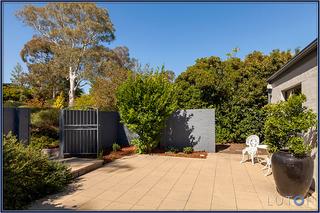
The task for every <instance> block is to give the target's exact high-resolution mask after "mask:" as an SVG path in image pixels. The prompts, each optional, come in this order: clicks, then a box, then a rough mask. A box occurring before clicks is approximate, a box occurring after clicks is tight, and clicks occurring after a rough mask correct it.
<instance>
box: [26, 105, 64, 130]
mask: <svg viewBox="0 0 320 213" xmlns="http://www.w3.org/2000/svg"><path fill="white" fill-rule="evenodd" d="M31 124H32V125H33V126H35V127H44V126H59V109H45V110H40V111H38V112H35V113H32V114H31Z"/></svg>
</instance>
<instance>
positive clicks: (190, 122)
mask: <svg viewBox="0 0 320 213" xmlns="http://www.w3.org/2000/svg"><path fill="white" fill-rule="evenodd" d="M160 146H161V147H163V148H165V147H168V146H173V147H177V148H180V149H182V148H183V147H187V146H192V147H193V148H194V150H195V151H207V152H215V112H214V110H213V109H192V110H179V111H177V112H175V113H173V114H172V116H170V117H169V119H168V120H167V123H166V128H165V130H164V133H163V135H162V139H161V143H160Z"/></svg>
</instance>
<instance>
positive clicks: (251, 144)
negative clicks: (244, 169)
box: [240, 135, 260, 164]
mask: <svg viewBox="0 0 320 213" xmlns="http://www.w3.org/2000/svg"><path fill="white" fill-rule="evenodd" d="M259 142H260V139H259V137H258V136H257V135H250V136H249V137H247V139H246V145H247V146H248V147H246V148H244V149H243V150H242V160H241V161H240V163H243V162H245V160H244V156H245V154H247V155H248V159H249V156H250V158H251V162H252V164H254V158H255V157H256V155H257V151H258V145H259Z"/></svg>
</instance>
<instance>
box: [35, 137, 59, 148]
mask: <svg viewBox="0 0 320 213" xmlns="http://www.w3.org/2000/svg"><path fill="white" fill-rule="evenodd" d="M29 146H31V147H34V148H36V149H48V148H56V147H59V141H58V140H55V139H53V138H50V137H48V136H45V135H42V136H38V135H33V136H32V137H31V140H30V144H29Z"/></svg>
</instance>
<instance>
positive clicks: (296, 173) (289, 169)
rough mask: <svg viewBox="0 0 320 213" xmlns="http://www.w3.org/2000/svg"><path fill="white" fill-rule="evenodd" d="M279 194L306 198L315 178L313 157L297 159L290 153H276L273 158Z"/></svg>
mask: <svg viewBox="0 0 320 213" xmlns="http://www.w3.org/2000/svg"><path fill="white" fill-rule="evenodd" d="M271 165H272V173H273V176H274V180H275V183H276V185H277V190H278V192H279V193H280V194H281V195H282V196H284V197H288V196H291V197H295V196H303V197H305V196H306V195H307V193H308V191H309V188H310V185H311V183H312V178H313V160H312V158H311V157H304V158H296V157H294V156H293V155H292V154H290V153H288V152H282V151H280V152H276V153H274V154H273V155H272V158H271Z"/></svg>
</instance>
